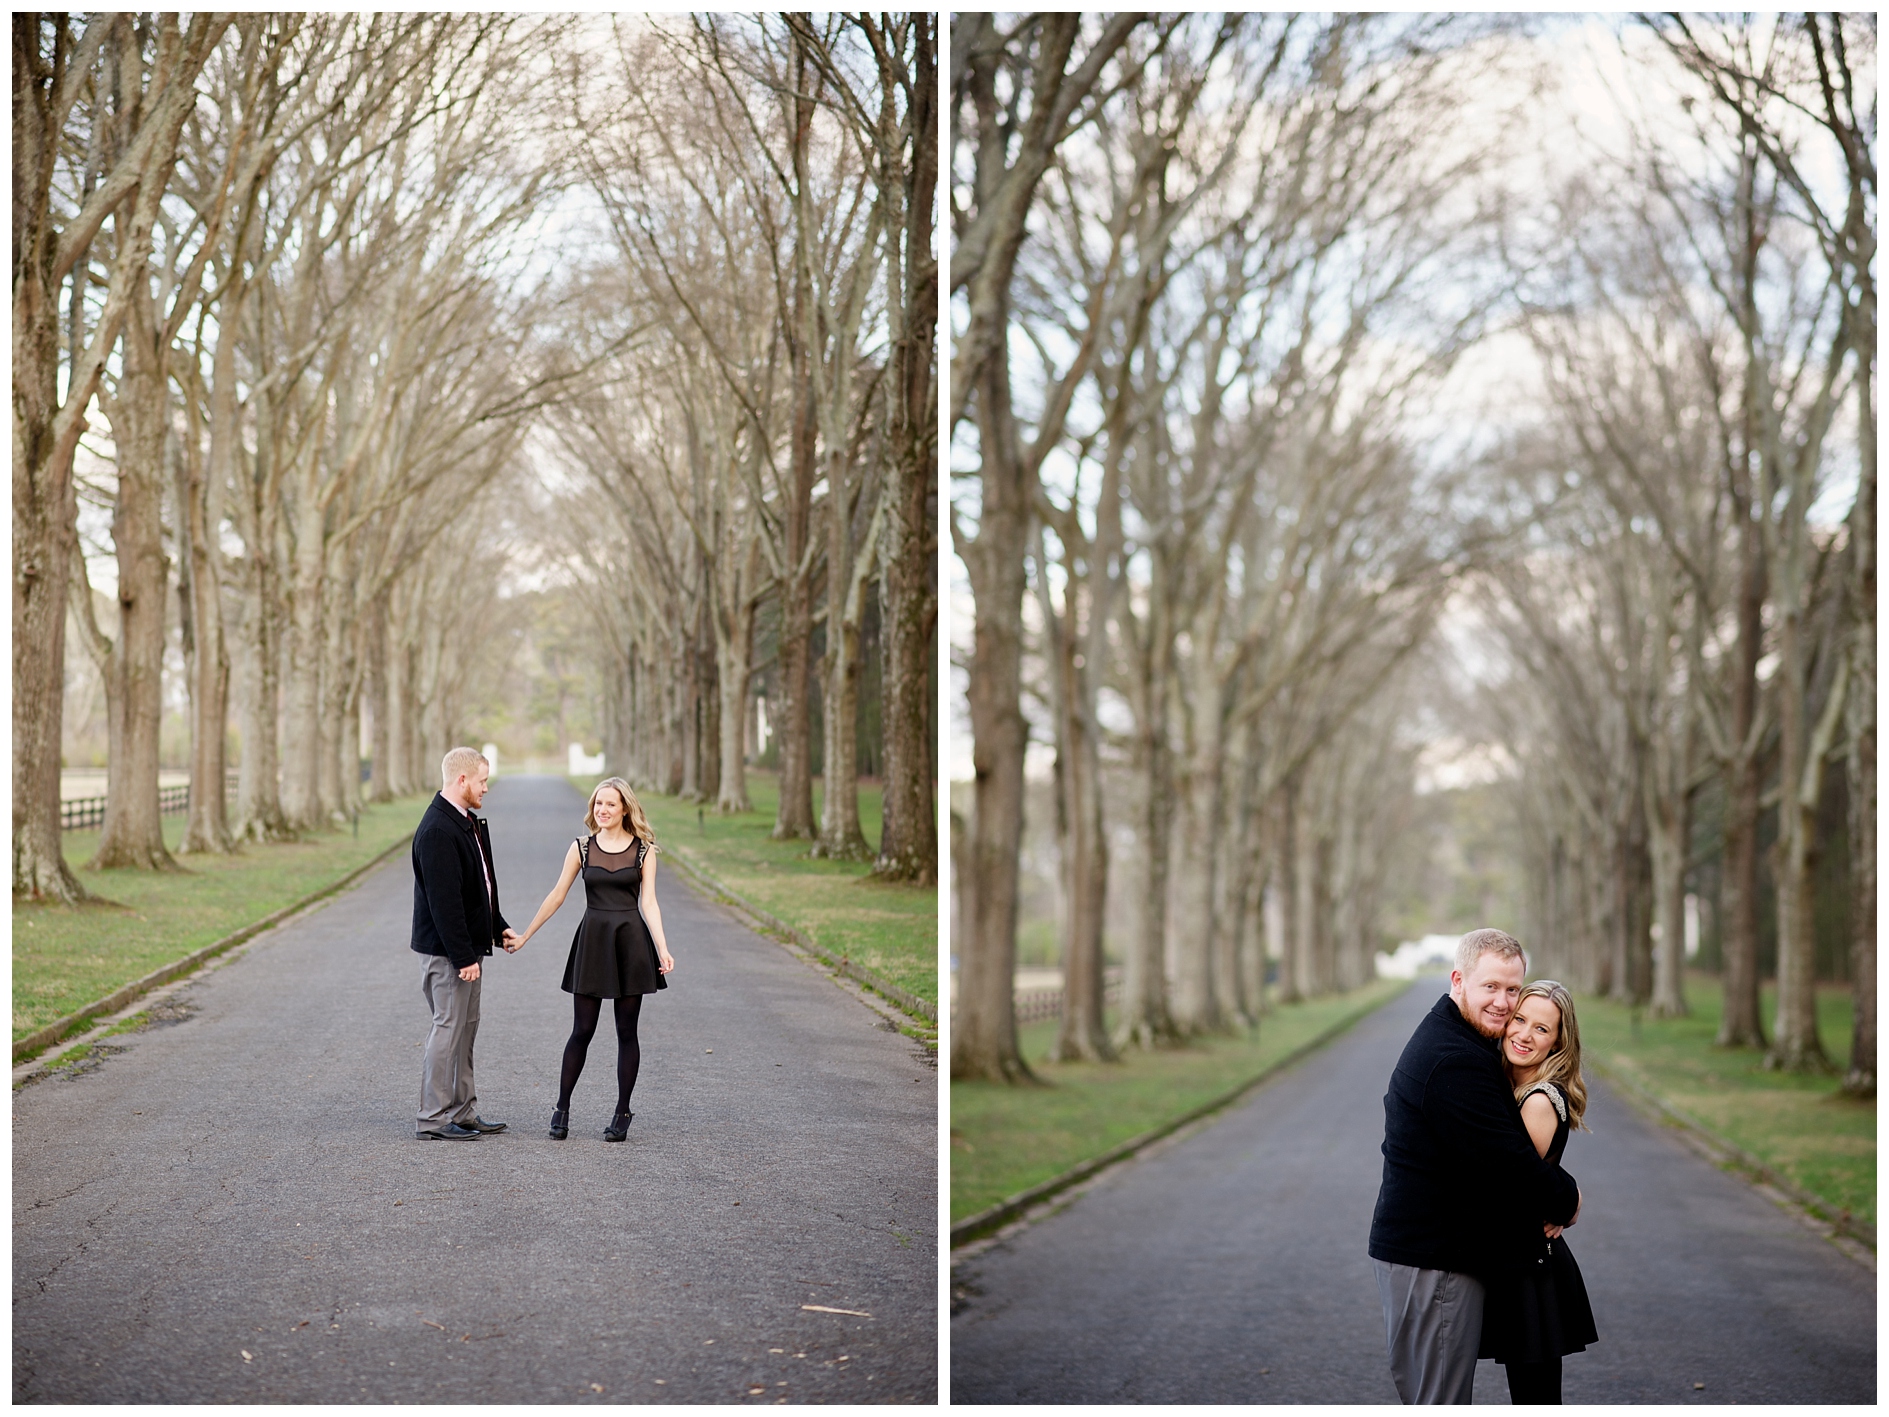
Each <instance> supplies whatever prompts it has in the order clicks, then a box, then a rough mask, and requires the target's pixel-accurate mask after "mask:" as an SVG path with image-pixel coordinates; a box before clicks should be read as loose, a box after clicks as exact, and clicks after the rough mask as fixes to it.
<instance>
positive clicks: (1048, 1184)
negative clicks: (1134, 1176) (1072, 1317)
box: [951, 980, 1416, 1250]
mask: <svg viewBox="0 0 1889 1417" xmlns="http://www.w3.org/2000/svg"><path fill="white" fill-rule="evenodd" d="M1415 984H1416V981H1415V980H1412V981H1411V983H1410V986H1408V987H1406V988H1404V989H1400V990H1398V991H1397V992H1396V993H1394V994H1392V995H1391V996H1390V997H1389V998H1387V999H1380V1000H1379V1001H1378V1002H1377V1003H1375V1004H1373V1005H1372V1006H1371V1007H1369V1008H1367V1009H1360V1010H1358V1011H1357V1012H1356V1013H1354V1014H1350V1015H1347V1016H1346V1017H1344V1018H1342V1019H1340V1020H1338V1022H1336V1023H1334V1024H1332V1025H1330V1026H1329V1027H1327V1028H1326V1029H1325V1030H1324V1031H1323V1032H1321V1033H1319V1034H1317V1035H1316V1036H1315V1037H1313V1038H1310V1039H1308V1040H1306V1041H1305V1042H1304V1043H1301V1044H1300V1045H1299V1046H1298V1047H1297V1048H1294V1049H1293V1050H1292V1051H1291V1052H1290V1053H1288V1054H1286V1055H1285V1056H1284V1057H1283V1058H1280V1059H1278V1060H1277V1061H1275V1062H1273V1063H1271V1064H1269V1065H1267V1066H1266V1067H1265V1068H1264V1069H1262V1070H1261V1071H1260V1072H1259V1073H1257V1074H1255V1075H1254V1076H1253V1077H1250V1078H1248V1079H1247V1080H1246V1081H1245V1082H1242V1083H1239V1084H1237V1085H1235V1086H1234V1087H1232V1088H1231V1089H1229V1090H1228V1091H1226V1092H1223V1093H1221V1094H1220V1095H1219V1096H1218V1097H1214V1098H1211V1099H1210V1100H1208V1101H1206V1102H1203V1103H1201V1104H1200V1105H1199V1106H1197V1107H1194V1108H1191V1109H1190V1110H1188V1111H1186V1112H1183V1113H1182V1114H1181V1115H1180V1116H1178V1117H1173V1118H1170V1119H1169V1120H1168V1121H1165V1122H1162V1123H1161V1124H1160V1125H1159V1126H1156V1127H1154V1128H1152V1129H1151V1130H1149V1131H1145V1132H1143V1133H1141V1134H1140V1135H1139V1136H1133V1137H1130V1138H1129V1139H1128V1140H1127V1141H1124V1142H1119V1143H1117V1144H1116V1145H1114V1146H1112V1147H1110V1148H1109V1149H1108V1150H1107V1151H1105V1152H1103V1153H1102V1154H1101V1155H1100V1156H1092V1157H1090V1158H1089V1159H1088V1160H1087V1161H1081V1162H1078V1163H1077V1164H1076V1165H1074V1166H1072V1167H1070V1168H1069V1169H1068V1170H1067V1171H1064V1172H1062V1173H1061V1174H1060V1175H1056V1176H1052V1177H1050V1178H1049V1180H1047V1181H1042V1182H1039V1183H1038V1184H1036V1185H1034V1186H1031V1187H1030V1188H1029V1189H1027V1190H1022V1191H1018V1192H1017V1193H1016V1194H1015V1195H1013V1196H1007V1197H1006V1198H1004V1199H1003V1200H1000V1201H998V1202H997V1204H995V1205H993V1206H988V1207H986V1208H985V1209H983V1210H980V1211H978V1212H977V1214H975V1215H967V1216H966V1217H965V1218H964V1219H962V1220H960V1221H959V1222H958V1223H957V1224H955V1225H953V1226H952V1227H951V1248H952V1249H954V1250H955V1249H957V1248H958V1247H959V1246H960V1245H968V1244H970V1243H971V1242H972V1241H974V1240H981V1239H983V1238H984V1237H985V1236H987V1235H990V1234H992V1233H994V1232H995V1231H997V1230H1000V1229H1002V1228H1003V1227H1004V1226H1006V1225H1008V1224H1010V1222H1011V1221H1013V1220H1016V1219H1017V1218H1018V1217H1020V1216H1021V1215H1023V1214H1024V1212H1026V1211H1028V1210H1031V1209H1033V1208H1034V1207H1036V1206H1039V1205H1041V1204H1042V1203H1043V1202H1044V1201H1047V1200H1050V1199H1052V1198H1053V1197H1055V1196H1057V1195H1060V1194H1061V1193H1062V1192H1064V1191H1066V1190H1068V1189H1069V1188H1070V1187H1071V1186H1076V1185H1080V1184H1081V1183H1082V1182H1084V1181H1086V1180H1088V1179H1089V1178H1090V1177H1091V1176H1094V1175H1095V1174H1096V1173H1097V1172H1099V1171H1102V1170H1105V1169H1106V1168H1108V1167H1110V1166H1113V1165H1114V1164H1115V1163H1116V1162H1118V1161H1126V1160H1127V1159H1128V1158H1129V1157H1131V1156H1133V1155H1135V1153H1136V1152H1139V1151H1142V1150H1144V1149H1145V1148H1147V1147H1150V1146H1152V1145H1154V1143H1156V1142H1158V1141H1160V1140H1161V1139H1162V1138H1164V1137H1168V1136H1171V1135H1173V1134H1174V1133H1175V1132H1178V1131H1179V1130H1180V1129H1181V1128H1182V1127H1185V1126H1187V1125H1188V1124H1189V1123H1192V1122H1198V1121H1200V1120H1201V1119H1203V1118H1205V1117H1210V1116H1212V1115H1213V1114H1214V1113H1215V1112H1218V1111H1220V1110H1222V1109H1223V1108H1226V1107H1230V1106H1232V1105H1233V1104H1234V1103H1235V1102H1238V1101H1239V1100H1240V1099H1241V1098H1242V1097H1244V1096H1246V1094H1247V1093H1249V1092H1251V1091H1252V1090H1253V1089H1254V1088H1256V1087H1258V1086H1259V1085H1260V1084H1261V1083H1263V1082H1266V1081H1268V1080H1270V1079H1271V1078H1273V1077H1275V1076H1277V1075H1278V1074H1279V1073H1281V1072H1284V1071H1285V1070H1286V1069H1287V1068H1289V1067H1291V1066H1292V1065H1293V1064H1294V1063H1297V1062H1300V1061H1302V1060H1303V1059H1304V1058H1305V1057H1307V1056H1308V1055H1309V1054H1312V1053H1315V1052H1317V1051H1318V1050H1319V1049H1320V1048H1323V1047H1324V1046H1325V1045H1326V1044H1328V1043H1330V1042H1331V1041H1332V1040H1334V1039H1335V1038H1337V1037H1338V1036H1339V1035H1340V1034H1342V1033H1343V1032H1344V1031H1345V1030H1346V1029H1348V1028H1351V1027H1352V1026H1354V1025H1355V1024H1357V1023H1358V1022H1360V1021H1361V1020H1363V1019H1366V1018H1369V1017H1370V1016H1371V1015H1372V1014H1374V1013H1376V1012H1377V1011H1378V1010H1379V1009H1381V1008H1385V1007H1387V1006H1389V1005H1390V1004H1393V1003H1395V1002H1396V1001H1397V1000H1398V999H1401V998H1403V996H1404V995H1405V994H1406V993H1408V992H1409V988H1411V987H1414V986H1415Z"/></svg>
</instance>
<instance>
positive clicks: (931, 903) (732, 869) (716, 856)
mask: <svg viewBox="0 0 1889 1417" xmlns="http://www.w3.org/2000/svg"><path fill="white" fill-rule="evenodd" d="M571 781H572V782H573V784H575V785H576V787H577V790H578V791H579V792H582V793H586V794H588V793H589V791H590V789H591V788H592V787H594V786H596V779H595V778H572V779H571ZM748 796H749V797H750V799H752V801H753V803H754V810H753V811H751V812H739V813H735V814H732V815H728V816H723V815H721V814H719V813H717V812H716V811H715V809H714V808H713V807H712V806H709V807H706V808H700V809H698V808H697V806H696V804H695V803H692V802H684V801H683V800H681V799H680V798H677V797H664V796H662V795H660V794H658V793H653V792H650V793H639V794H638V800H639V801H641V802H642V804H643V810H644V811H645V812H647V813H648V814H649V822H650V825H651V826H652V827H654V828H655V829H656V839H657V840H658V841H659V842H661V843H662V845H663V846H664V848H665V849H673V850H676V851H677V852H679V853H680V854H681V855H682V856H684V857H685V859H687V860H689V861H693V862H698V863H700V865H701V866H702V867H703V868H704V869H705V870H707V871H708V873H709V874H710V875H712V876H714V877H715V879H716V880H718V881H720V882H722V884H724V885H725V886H727V887H728V889H729V890H730V891H732V892H733V893H734V894H736V895H738V896H740V897H741V898H742V899H743V900H746V901H749V902H751V903H752V904H754V905H757V906H759V907H760V908H761V909H763V910H765V911H767V912H768V913H769V914H770V915H776V916H778V917H780V919H782V920H784V921H785V922H786V923H787V924H789V925H792V926H793V927H794V928H795V929H797V930H800V931H802V932H804V933H805V934H806V935H808V936H810V937H811V938H812V939H813V940H814V941H815V942H816V943H818V944H819V945H820V947H821V948H822V949H824V950H827V951H828V952H830V953H833V954H837V955H843V956H845V957H846V958H848V959H851V960H852V961H853V962H855V963H856V964H860V965H864V966H865V967H866V968H867V969H869V970H871V971H872V972H873V973H875V974H878V975H880V976H882V977H883V978H885V979H886V980H888V981H889V982H891V983H893V984H896V985H898V986H899V987H900V988H901V989H907V990H910V991H911V992H912V993H914V994H916V995H917V996H918V997H919V998H921V999H923V1000H925V1001H926V1002H927V1003H929V1004H931V1005H932V1006H933V1007H934V1008H935V1007H936V1006H937V1003H938V892H937V889H936V888H935V887H929V886H927V887H922V888H921V887H918V886H908V885H894V884H890V883H887V882H884V881H875V880H873V879H871V876H870V872H871V870H872V863H871V862H870V861H824V860H815V859H814V858H813V857H811V856H809V855H808V854H807V849H808V847H809V845H810V843H808V842H805V841H774V840H772V839H771V838H770V837H769V836H768V833H769V832H770V831H772V830H773V828H774V817H775V814H776V812H777V811H778V809H779V804H780V787H779V783H778V781H777V779H776V777H775V775H774V774H773V773H771V772H761V771H750V772H749V773H748ZM813 800H814V811H815V813H816V816H817V814H818V812H819V809H820V789H819V784H818V783H815V785H814V793H813ZM879 813H880V793H879V789H878V787H877V786H873V785H868V784H864V783H862V784H861V785H860V789H859V815H860V824H861V827H862V829H863V830H864V832H865V834H866V840H867V841H868V842H877V841H878V839H879V821H880V816H879Z"/></svg>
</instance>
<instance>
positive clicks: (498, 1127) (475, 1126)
mask: <svg viewBox="0 0 1889 1417" xmlns="http://www.w3.org/2000/svg"><path fill="white" fill-rule="evenodd" d="M460 1125H461V1126H464V1127H471V1128H472V1130H473V1131H475V1132H502V1131H504V1130H505V1123H503V1122H488V1121H486V1120H485V1118H483V1117H474V1118H472V1119H471V1120H470V1121H467V1122H462V1123H460Z"/></svg>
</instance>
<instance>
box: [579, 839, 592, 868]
mask: <svg viewBox="0 0 1889 1417" xmlns="http://www.w3.org/2000/svg"><path fill="white" fill-rule="evenodd" d="M577 859H578V860H579V861H581V862H582V863H583V866H580V867H579V868H578V869H579V870H582V869H583V867H584V866H588V865H590V838H589V837H587V836H580V837H578V838H577Z"/></svg>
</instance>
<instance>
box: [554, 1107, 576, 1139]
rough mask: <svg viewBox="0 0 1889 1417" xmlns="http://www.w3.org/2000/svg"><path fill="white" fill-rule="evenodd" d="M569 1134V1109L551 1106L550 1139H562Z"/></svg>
mask: <svg viewBox="0 0 1889 1417" xmlns="http://www.w3.org/2000/svg"><path fill="white" fill-rule="evenodd" d="M570 1134H571V1109H570V1108H568V1107H553V1108H552V1109H551V1140H552V1141H563V1140H564V1138H566V1137H567V1136H569V1135H570Z"/></svg>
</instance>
